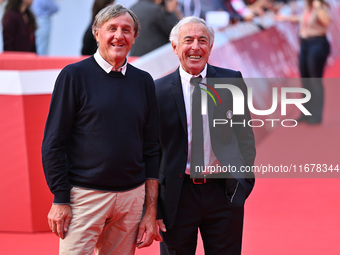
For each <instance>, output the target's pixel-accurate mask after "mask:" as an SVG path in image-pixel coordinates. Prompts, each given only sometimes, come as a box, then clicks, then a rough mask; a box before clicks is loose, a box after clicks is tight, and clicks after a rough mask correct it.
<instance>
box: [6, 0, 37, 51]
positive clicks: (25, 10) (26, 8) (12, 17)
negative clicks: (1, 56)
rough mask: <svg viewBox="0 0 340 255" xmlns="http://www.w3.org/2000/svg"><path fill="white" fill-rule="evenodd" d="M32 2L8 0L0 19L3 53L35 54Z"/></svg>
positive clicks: (34, 23)
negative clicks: (0, 19) (0, 20)
mask: <svg viewBox="0 0 340 255" xmlns="http://www.w3.org/2000/svg"><path fill="white" fill-rule="evenodd" d="M32 2H33V0H8V1H7V4H6V7H5V12H4V15H3V17H2V38H3V48H4V51H24V52H36V45H35V35H34V33H35V30H36V28H37V24H36V20H35V16H34V14H33V13H32V11H31V10H30V6H31V5H32Z"/></svg>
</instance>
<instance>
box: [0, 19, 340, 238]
mask: <svg viewBox="0 0 340 255" xmlns="http://www.w3.org/2000/svg"><path fill="white" fill-rule="evenodd" d="M294 34H296V27H295V26H293V25H291V24H288V23H282V24H279V25H277V26H273V27H269V28H267V29H265V30H263V31H257V32H255V33H252V34H249V35H247V36H245V37H242V38H238V39H235V40H232V41H228V42H226V43H224V44H218V45H216V47H214V48H213V51H212V54H211V57H210V63H211V64H213V65H218V66H222V67H226V68H230V69H236V70H240V71H242V73H243V76H244V77H245V78H275V77H297V76H298V72H297V50H298V48H297V45H298V44H297V41H296V39H294V36H292V35H294ZM339 37H340V33H339V26H338V24H336V25H333V27H332V30H331V33H330V39H331V42H332V45H333V51H332V55H331V57H330V59H329V62H330V63H331V61H332V59H334V58H336V57H337V56H338V55H339V49H338V48H336V47H337V44H336V43H335V42H339V41H340V38H339ZM81 59H82V58H81V57H79V58H78V57H75V58H50V57H38V56H35V55H32V54H18V53H12V54H11V53H6V54H0V119H1V125H0V144H1V146H0V166H1V168H2V169H1V171H0V194H1V195H0V204H1V205H2V206H1V210H0V231H21V232H38V231H47V230H49V228H48V225H47V218H46V217H47V213H48V210H49V208H50V206H51V203H52V195H51V194H50V192H49V190H48V188H47V185H46V183H45V179H44V175H43V169H42V164H41V153H40V148H41V142H42V137H43V130H44V125H45V121H46V117H47V113H48V109H49V102H50V98H51V92H52V89H53V85H54V81H55V79H56V77H57V75H58V73H59V72H60V70H61V69H62V68H63V67H64V66H65V65H67V64H69V63H73V62H76V61H79V60H81ZM129 62H131V63H133V64H134V65H135V66H137V67H140V68H141V69H144V70H146V71H148V72H150V73H151V75H152V76H153V78H155V79H156V78H159V77H161V76H163V75H165V74H168V73H170V72H171V71H173V70H174V69H175V68H176V67H177V66H178V59H177V57H176V55H175V54H174V53H173V52H172V49H171V46H170V45H169V44H168V45H165V46H163V47H161V48H159V49H157V50H155V51H153V52H151V53H150V54H147V55H145V56H143V57H141V58H132V57H131V58H129ZM250 86H253V85H251V84H250ZM254 86H255V85H254ZM270 86H271V85H270V84H269V85H268V84H265V83H264V85H263V87H262V88H257V91H258V92H256V93H258V94H257V95H256V97H255V98H254V100H255V105H256V104H260V105H263V102H266V101H268V104H269V103H270V102H269V101H271V99H268V98H266V96H263V92H264V91H266V90H268V89H271V87H270ZM266 132H268V131H267V130H264V129H257V130H256V137H257V138H260V137H262V136H264V135H265V133H266Z"/></svg>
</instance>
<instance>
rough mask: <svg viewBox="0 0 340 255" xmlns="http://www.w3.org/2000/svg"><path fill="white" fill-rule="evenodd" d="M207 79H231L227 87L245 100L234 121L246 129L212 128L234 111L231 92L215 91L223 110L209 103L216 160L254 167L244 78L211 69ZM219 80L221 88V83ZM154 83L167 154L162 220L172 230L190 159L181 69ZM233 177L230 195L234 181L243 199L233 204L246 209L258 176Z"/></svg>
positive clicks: (164, 157) (163, 158)
mask: <svg viewBox="0 0 340 255" xmlns="http://www.w3.org/2000/svg"><path fill="white" fill-rule="evenodd" d="M207 78H208V82H209V80H210V79H218V78H228V81H225V80H224V82H228V83H229V84H233V85H236V86H237V87H239V88H240V89H241V90H242V91H243V94H244V95H245V100H244V101H245V114H244V115H237V116H236V115H235V116H233V117H232V119H233V121H234V122H239V123H241V122H243V121H244V120H245V124H246V125H245V127H244V126H243V125H240V124H238V125H233V127H231V126H230V125H229V124H226V125H217V126H216V127H213V126H212V120H213V119H227V117H226V113H227V112H228V111H229V110H231V111H232V110H233V97H232V94H231V92H230V91H229V90H228V89H216V91H217V92H218V94H219V95H220V97H221V99H222V103H223V104H222V106H221V105H218V106H215V105H214V103H213V101H212V100H209V99H208V115H209V125H210V139H211V145H212V149H213V151H214V153H215V156H216V158H217V159H218V160H219V161H220V162H221V164H222V165H224V166H228V165H229V164H230V165H231V166H235V167H236V168H237V169H240V167H241V166H242V165H247V166H252V165H253V164H254V159H255V141H254V135H253V131H252V128H251V127H249V126H248V125H247V122H248V120H249V119H250V113H249V110H248V107H247V106H246V103H247V100H246V98H247V88H246V85H245V83H244V81H243V79H242V75H241V73H240V72H236V71H232V70H229V69H222V68H218V67H215V66H211V65H209V64H208V67H207ZM215 81H216V82H217V83H218V82H219V81H220V80H215ZM215 81H213V82H215ZM155 84H156V96H157V100H158V104H159V115H160V145H161V153H162V156H161V165H160V175H159V182H160V190H159V208H158V218H162V219H164V222H165V225H166V226H167V228H171V227H172V225H173V223H174V221H175V217H176V212H177V207H178V202H179V198H180V195H181V189H182V184H183V177H184V174H185V169H186V164H187V157H188V134H187V120H186V112H185V105H184V98H183V92H182V84H181V79H180V75H179V69H177V70H176V71H175V72H173V73H171V74H169V75H167V76H165V77H163V78H161V79H158V80H156V82H155ZM210 86H214V85H213V84H210ZM233 175H234V176H235V178H228V179H226V195H227V196H228V194H230V193H231V194H232V193H233V190H232V189H233V188H235V183H233V181H234V182H237V181H238V182H239V183H240V184H241V185H240V186H241V187H242V193H243V194H242V195H241V196H236V197H237V200H238V201H234V203H237V204H238V205H241V206H243V203H244V200H245V199H246V197H247V196H248V195H249V194H250V192H251V190H252V188H253V185H254V175H253V173H250V174H245V173H237V174H233ZM228 189H229V190H228ZM230 189H231V190H230ZM222 202H223V201H222Z"/></svg>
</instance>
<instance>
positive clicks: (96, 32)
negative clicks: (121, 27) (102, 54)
mask: <svg viewBox="0 0 340 255" xmlns="http://www.w3.org/2000/svg"><path fill="white" fill-rule="evenodd" d="M98 33H99V30H98V29H95V30H94V35H93V36H94V39H95V40H96V42H97V44H98V43H99V42H98Z"/></svg>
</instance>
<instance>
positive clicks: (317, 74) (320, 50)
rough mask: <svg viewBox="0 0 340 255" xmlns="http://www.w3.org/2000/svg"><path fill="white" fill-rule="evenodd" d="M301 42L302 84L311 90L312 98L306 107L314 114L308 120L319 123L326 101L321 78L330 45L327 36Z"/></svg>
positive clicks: (300, 67) (300, 66)
mask: <svg viewBox="0 0 340 255" xmlns="http://www.w3.org/2000/svg"><path fill="white" fill-rule="evenodd" d="M300 43H301V46H300V55H299V69H300V76H301V78H302V85H303V87H304V88H305V89H307V90H309V91H310V92H311V100H310V101H309V102H307V103H306V104H305V107H306V108H307V110H308V111H309V112H310V113H311V114H312V116H308V117H307V118H306V119H307V121H308V122H311V123H318V122H321V120H322V110H323V102H324V88H323V84H322V79H321V78H322V76H323V72H324V69H325V65H326V61H327V57H328V55H329V53H330V45H329V42H328V40H327V38H326V36H319V37H313V38H308V39H301V40H300Z"/></svg>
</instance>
